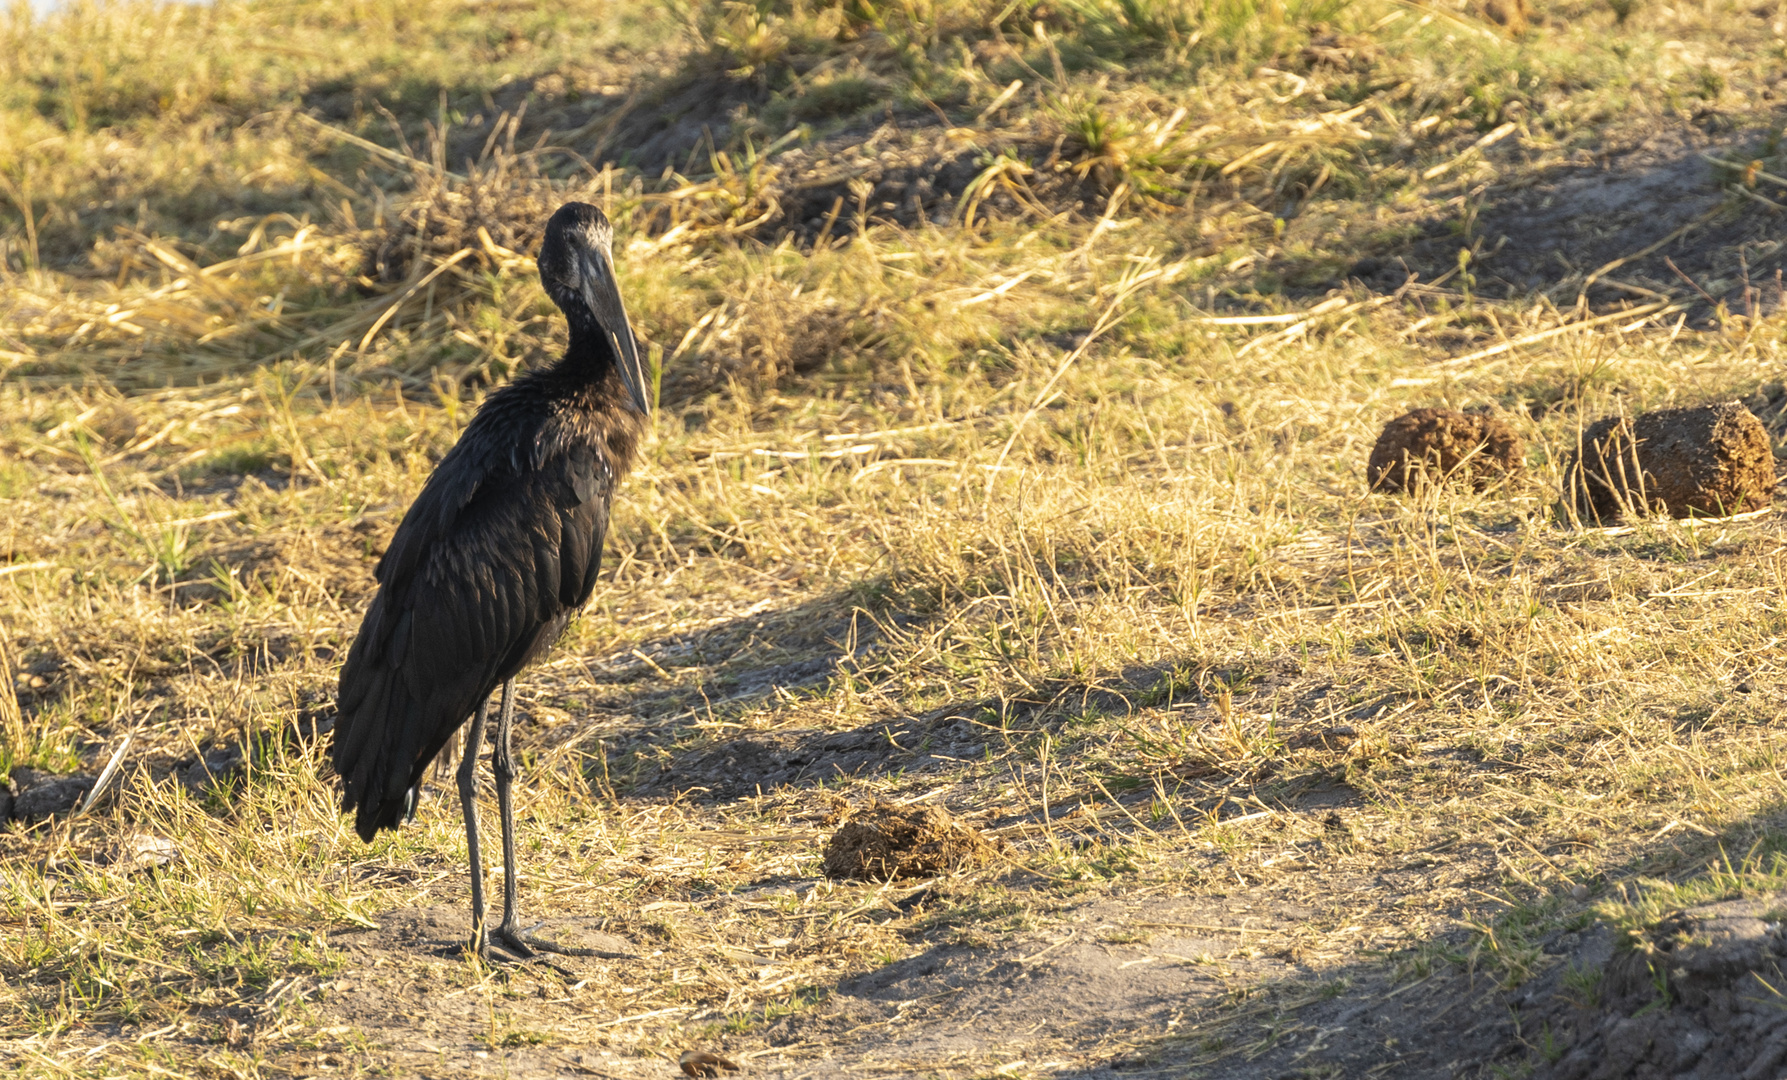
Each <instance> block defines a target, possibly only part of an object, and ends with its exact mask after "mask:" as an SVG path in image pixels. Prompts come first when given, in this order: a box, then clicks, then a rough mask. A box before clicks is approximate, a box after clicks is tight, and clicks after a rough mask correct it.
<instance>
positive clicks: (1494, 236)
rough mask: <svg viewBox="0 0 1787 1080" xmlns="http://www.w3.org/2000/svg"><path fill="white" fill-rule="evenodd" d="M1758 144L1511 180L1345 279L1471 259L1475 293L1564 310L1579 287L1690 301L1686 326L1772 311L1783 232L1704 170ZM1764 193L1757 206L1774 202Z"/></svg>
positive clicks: (1750, 139)
mask: <svg viewBox="0 0 1787 1080" xmlns="http://www.w3.org/2000/svg"><path fill="white" fill-rule="evenodd" d="M1762 140H1763V134H1762V133H1761V132H1759V131H1750V132H1723V131H1719V132H1714V133H1710V134H1709V133H1708V132H1707V131H1704V130H1702V129H1701V128H1699V127H1694V126H1690V125H1681V126H1678V127H1675V128H1671V129H1668V130H1664V131H1661V132H1658V133H1657V134H1655V135H1653V136H1651V137H1650V138H1648V139H1646V140H1645V141H1643V142H1642V143H1640V144H1638V145H1636V146H1632V147H1629V148H1626V149H1622V150H1619V151H1616V152H1610V153H1606V154H1602V155H1599V156H1594V157H1593V158H1591V159H1588V160H1583V161H1581V162H1578V163H1574V164H1570V165H1564V166H1558V167H1554V168H1550V169H1546V170H1542V171H1519V170H1516V171H1514V172H1513V173H1512V175H1513V176H1514V177H1515V179H1514V180H1513V181H1512V182H1510V183H1507V184H1501V185H1491V186H1489V187H1488V188H1487V189H1486V190H1484V191H1482V192H1481V193H1480V194H1476V193H1473V194H1472V195H1468V196H1466V197H1465V199H1464V200H1463V202H1462V203H1457V201H1456V200H1454V203H1455V205H1448V207H1447V208H1446V209H1445V210H1444V211H1443V212H1442V213H1440V214H1436V215H1435V216H1434V217H1433V218H1431V219H1430V220H1429V221H1428V222H1427V223H1426V224H1425V225H1424V226H1423V227H1422V230H1421V232H1420V233H1419V234H1418V235H1417V236H1415V237H1414V238H1413V239H1411V240H1408V241H1405V242H1401V243H1397V244H1392V245H1387V246H1385V247H1383V248H1381V249H1379V250H1374V251H1371V252H1370V253H1368V254H1367V255H1366V256H1365V257H1364V258H1361V259H1359V260H1358V261H1357V262H1356V263H1354V264H1353V266H1352V268H1351V270H1350V274H1349V276H1352V277H1355V278H1358V279H1360V280H1362V281H1363V282H1365V283H1366V284H1367V285H1370V286H1372V287H1374V288H1379V289H1382V290H1384V291H1389V290H1390V289H1393V288H1395V287H1396V286H1398V285H1400V284H1401V283H1402V281H1403V280H1404V279H1405V278H1406V277H1407V276H1408V274H1410V273H1414V274H1418V275H1419V278H1420V280H1422V281H1432V280H1434V279H1436V278H1437V277H1439V276H1440V275H1442V274H1445V273H1447V272H1448V271H1455V270H1456V269H1457V267H1458V258H1459V251H1460V249H1469V250H1472V251H1473V252H1474V253H1475V254H1474V256H1473V258H1472V260H1471V263H1470V272H1471V273H1472V274H1473V276H1474V277H1475V280H1476V289H1477V290H1478V291H1479V292H1480V293H1481V294H1482V295H1484V296H1488V297H1498V298H1507V299H1520V298H1523V297H1530V296H1536V295H1538V294H1541V293H1543V294H1546V295H1548V296H1550V298H1551V299H1552V300H1553V302H1555V303H1557V304H1558V305H1560V306H1563V305H1566V304H1573V303H1575V302H1576V298H1577V296H1578V294H1579V293H1581V292H1582V291H1583V287H1584V285H1585V283H1587V290H1586V296H1587V299H1588V302H1589V303H1590V305H1591V306H1595V307H1608V306H1612V305H1614V304H1617V303H1620V302H1625V303H1630V304H1642V303H1647V302H1652V301H1656V300H1660V299H1681V300H1684V301H1689V302H1692V303H1693V305H1694V307H1693V309H1692V310H1691V313H1690V319H1691V320H1692V322H1693V323H1694V325H1701V324H1702V323H1703V322H1705V321H1707V320H1711V319H1713V318H1714V317H1715V315H1716V309H1717V305H1719V304H1723V305H1724V306H1725V307H1726V308H1727V309H1728V310H1729V311H1730V312H1732V313H1735V314H1743V313H1744V312H1745V310H1746V309H1745V304H1746V302H1748V303H1750V304H1752V305H1754V307H1755V308H1756V309H1757V310H1758V312H1759V313H1760V312H1762V311H1771V310H1774V309H1775V308H1776V307H1779V306H1780V305H1781V303H1782V301H1783V293H1782V289H1781V287H1780V286H1779V285H1778V284H1777V278H1776V274H1777V272H1778V271H1780V270H1781V269H1782V268H1783V265H1784V264H1787V242H1784V241H1783V239H1782V236H1783V226H1784V225H1787V220H1784V219H1783V216H1782V211H1781V210H1780V209H1777V208H1775V207H1772V206H1770V205H1768V204H1767V202H1766V201H1764V200H1762V199H1755V198H1751V197H1749V196H1747V195H1744V194H1738V193H1734V191H1733V188H1734V187H1737V188H1741V187H1742V185H1741V183H1740V178H1739V177H1738V176H1737V175H1736V173H1735V172H1734V171H1733V170H1727V169H1722V168H1720V167H1719V166H1717V165H1715V164H1714V163H1712V162H1710V161H1708V160H1707V156H1708V155H1710V156H1712V157H1717V158H1721V159H1726V160H1732V161H1744V162H1748V161H1750V160H1752V159H1753V158H1754V156H1755V154H1756V153H1757V152H1758V147H1759V145H1760V144H1761V142H1762ZM1583 156H1584V157H1585V158H1588V155H1586V154H1584V155H1583ZM1768 187H1769V185H1768V184H1767V183H1766V182H1765V183H1763V184H1762V188H1768ZM1762 188H1758V189H1757V190H1756V191H1755V192H1754V194H1756V195H1762V196H1765V197H1772V196H1773V195H1779V194H1782V193H1781V192H1778V191H1764V190H1762ZM1744 190H1748V189H1744ZM1289 231H1290V233H1292V234H1293V236H1294V234H1295V233H1296V232H1297V231H1298V229H1297V226H1296V225H1293V226H1292V228H1291V229H1290V230H1289ZM1597 273H1598V274H1599V276H1598V277H1596V278H1595V280H1594V281H1593V282H1589V280H1588V279H1589V278H1590V277H1591V276H1595V275H1597ZM1746 284H1748V285H1749V286H1751V288H1752V289H1753V290H1754V291H1753V292H1751V294H1750V296H1749V299H1748V301H1746V298H1745V286H1746Z"/></svg>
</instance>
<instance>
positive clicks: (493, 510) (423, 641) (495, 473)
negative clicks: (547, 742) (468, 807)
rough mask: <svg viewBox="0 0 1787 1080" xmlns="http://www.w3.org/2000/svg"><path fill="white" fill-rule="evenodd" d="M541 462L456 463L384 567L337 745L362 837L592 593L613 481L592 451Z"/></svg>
mask: <svg viewBox="0 0 1787 1080" xmlns="http://www.w3.org/2000/svg"><path fill="white" fill-rule="evenodd" d="M456 449H457V448H456ZM530 457H532V460H529V461H525V462H518V463H515V464H516V465H518V466H519V468H516V469H510V468H485V469H483V470H478V471H477V472H478V474H477V475H473V470H472V469H471V468H469V466H468V465H453V455H451V454H449V455H448V458H447V459H443V460H442V462H441V466H440V468H439V469H438V470H437V471H436V474H435V476H434V477H433V478H431V479H430V481H429V484H428V485H427V486H426V487H425V488H424V490H423V493H422V494H421V495H420V496H418V497H417V499H416V502H415V504H414V505H413V506H412V507H411V508H410V512H409V513H408V514H406V515H405V516H404V520H403V524H402V525H400V526H399V527H398V531H397V535H396V536H395V537H394V538H393V539H392V542H391V547H390V550H389V551H388V552H387V553H386V555H385V558H384V559H383V560H382V561H381V563H380V568H379V571H380V572H379V578H380V589H379V594H378V596H377V597H376V598H375V599H374V601H373V605H372V607H371V609H370V610H368V612H367V614H366V619H365V622H364V623H363V625H362V628H361V632H360V635H359V637H358V638H356V640H355V642H354V645H353V648H352V650H351V651H350V652H349V655H348V660H347V663H346V664H344V665H343V667H342V673H341V692H340V695H339V698H338V700H339V703H340V716H341V719H340V721H338V726H337V731H336V743H335V765H336V769H337V771H338V772H340V774H341V776H342V779H343V786H344V803H345V804H346V805H349V806H352V805H355V804H358V805H359V806H360V807H361V823H362V828H361V831H362V833H363V834H367V833H370V832H371V831H373V830H376V829H377V828H380V827H385V826H386V825H387V824H388V825H390V826H395V825H396V823H397V821H398V820H399V819H400V818H401V816H402V814H401V811H400V810H398V809H393V806H394V805H395V803H400V802H401V803H406V802H407V797H408V792H409V789H410V788H411V787H413V786H414V784H415V783H416V782H417V781H418V780H419V779H420V776H421V773H422V770H423V769H424V767H425V766H426V765H427V763H428V762H429V761H430V760H432V759H433V757H434V756H435V754H437V753H438V752H439V751H440V748H441V747H442V746H443V745H445V743H446V741H447V739H448V738H450V737H451V736H452V734H453V732H454V731H455V730H456V729H457V728H458V727H459V726H460V725H461V724H462V723H464V721H465V719H466V717H467V716H469V715H470V713H471V711H472V710H473V709H474V708H476V707H477V705H478V702H479V701H480V700H482V699H483V698H484V697H485V696H487V695H488V694H489V693H490V692H491V691H492V690H493V689H495V688H496V687H497V686H498V685H500V684H501V683H502V682H503V681H504V680H505V679H508V678H511V677H513V676H514V674H515V673H516V672H517V671H519V670H520V669H521V668H522V667H523V666H524V665H525V664H526V663H528V662H529V661H531V660H532V659H534V658H535V657H536V656H538V655H539V653H541V652H543V651H544V650H545V649H546V647H548V646H550V645H551V644H552V641H553V640H554V639H555V638H556V637H557V636H558V634H559V632H560V631H562V630H563V628H564V626H565V624H566V623H567V622H568V621H569V618H570V616H571V615H572V614H574V613H575V611H576V609H577V608H579V607H581V606H582V605H583V604H584V603H585V602H586V601H587V600H588V599H589V596H590V593H591V592H592V591H593V589H594V586H595V578H596V571H597V569H598V567H599V564H600V562H601V557H602V545H603V538H604V535H605V533H606V531H607V525H608V501H609V498H610V496H611V493H612V489H613V477H612V473H611V471H610V470H609V469H608V468H607V465H606V462H605V461H604V460H603V459H602V457H601V455H600V454H598V453H596V452H595V451H594V450H592V449H591V448H589V447H587V446H570V447H559V448H553V447H550V446H547V447H545V448H543V452H541V453H539V454H537V455H530ZM461 460H465V461H468V462H471V461H475V458H473V456H472V455H466V456H465V457H464V458H462V459H461ZM502 464H504V465H507V464H509V463H508V462H503V463H502ZM449 466H453V467H451V468H450V467H449ZM369 812H370V819H369V817H368V814H369Z"/></svg>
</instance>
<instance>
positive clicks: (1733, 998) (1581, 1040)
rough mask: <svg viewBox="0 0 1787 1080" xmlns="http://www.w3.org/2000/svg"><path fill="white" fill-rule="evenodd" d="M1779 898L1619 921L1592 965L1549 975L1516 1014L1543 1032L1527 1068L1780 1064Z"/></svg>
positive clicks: (1743, 1072) (1786, 1021)
mask: <svg viewBox="0 0 1787 1080" xmlns="http://www.w3.org/2000/svg"><path fill="white" fill-rule="evenodd" d="M1784 904H1787V895H1777V896H1771V897H1762V898H1756V899H1747V900H1727V901H1723V902H1720V903H1713V904H1705V905H1701V906H1699V907H1692V908H1688V909H1685V910H1683V911H1679V912H1676V913H1675V914H1673V915H1670V916H1668V917H1666V918H1664V919H1662V920H1661V921H1659V922H1657V923H1656V924H1655V925H1653V926H1650V927H1648V928H1645V929H1642V930H1637V931H1632V932H1630V933H1628V934H1627V935H1626V940H1625V941H1624V942H1620V943H1618V944H1617V945H1616V948H1615V949H1614V951H1613V955H1612V956H1611V958H1609V959H1608V960H1607V961H1606V962H1605V963H1604V964H1602V965H1600V966H1599V967H1598V968H1595V967H1591V968H1588V969H1586V971H1576V972H1575V974H1574V975H1573V976H1571V977H1567V978H1565V979H1564V980H1562V981H1560V982H1558V983H1557V985H1555V986H1548V987H1547V988H1546V990H1547V991H1548V992H1547V993H1545V994H1543V995H1540V996H1542V997H1543V1000H1542V1001H1540V1002H1539V1003H1538V1005H1537V1007H1536V1008H1532V1009H1526V1010H1523V1011H1522V1016H1521V1029H1522V1030H1523V1031H1528V1032H1538V1031H1541V1030H1545V1031H1548V1032H1549V1036H1550V1037H1549V1039H1548V1040H1547V1042H1548V1045H1547V1047H1546V1050H1547V1051H1548V1052H1547V1053H1545V1054H1544V1055H1543V1057H1546V1058H1550V1060H1549V1061H1545V1060H1541V1061H1539V1062H1537V1063H1536V1064H1535V1068H1534V1072H1533V1073H1532V1074H1531V1075H1532V1076H1533V1077H1534V1080H1625V1078H1627V1077H1631V1078H1634V1080H1636V1078H1638V1077H1650V1076H1667V1077H1672V1078H1675V1080H1713V1078H1714V1077H1720V1078H1724V1077H1746V1078H1758V1080H1760V1078H1769V1080H1772V1078H1774V1077H1777V1076H1780V1075H1782V1073H1783V1071H1784V1070H1787V1010H1784V1009H1782V1008H1781V1006H1780V1004H1779V1002H1780V1000H1781V993H1782V991H1783V990H1787V971H1784V970H1783V960H1784V959H1787V933H1784V932H1783V927H1782V924H1781V921H1780V911H1781V909H1782V907H1783V905H1784ZM1560 967H1562V965H1560ZM1597 979H1598V981H1597ZM1533 996H1535V995H1529V998H1531V997H1533Z"/></svg>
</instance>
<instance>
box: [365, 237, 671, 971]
mask: <svg viewBox="0 0 1787 1080" xmlns="http://www.w3.org/2000/svg"><path fill="white" fill-rule="evenodd" d="M609 245H610V227H609V224H608V220H607V219H606V218H605V217H603V215H602V212H601V211H600V210H597V209H596V208H595V207H593V206H588V205H586V204H583V203H568V204H566V205H565V206H563V207H561V208H560V209H559V211H558V212H557V213H555V214H554V215H553V216H552V220H551V221H550V222H548V223H547V226H546V237H545V240H544V241H543V242H542V243H541V245H540V256H539V267H540V277H541V280H542V281H543V282H544V284H545V286H546V291H547V294H548V295H550V296H551V297H552V299H553V301H554V302H555V303H556V304H558V306H559V308H560V309H561V310H562V311H564V313H565V317H566V319H567V321H568V322H569V323H570V331H571V334H570V344H569V346H568V347H567V348H566V350H565V355H564V358H563V359H561V360H559V361H558V362H557V363H555V364H553V365H552V366H550V367H547V368H545V369H543V370H541V371H537V372H533V373H530V374H527V375H523V376H521V377H520V378H518V379H516V380H515V381H514V382H513V383H511V384H509V385H508V386H506V387H504V388H503V389H501V390H498V391H497V392H496V393H494V394H492V395H491V396H490V399H489V400H488V401H486V402H485V404H484V407H483V408H482V409H480V410H479V411H478V415H477V416H476V418H474V419H473V420H472V422H471V424H470V425H468V426H467V427H466V430H465V433H464V434H463V435H461V436H460V439H459V442H458V444H457V445H455V446H454V447H453V449H452V450H451V451H449V452H448V454H447V456H446V457H444V458H442V459H441V463H440V465H439V466H438V467H437V468H436V469H435V471H434V475H433V476H431V477H429V479H428V483H427V484H426V485H425V486H424V487H423V488H422V493H421V494H420V495H418V496H417V497H416V501H415V503H414V504H413V505H411V506H410V509H409V512H408V513H407V514H405V515H404V518H403V523H402V524H401V525H399V526H398V527H397V534H396V535H395V536H394V537H392V539H391V546H390V548H389V549H388V550H386V552H385V555H384V558H382V559H380V560H379V564H378V569H377V571H376V575H377V577H378V582H379V592H378V595H377V597H375V598H374V600H373V602H372V606H371V607H370V608H369V609H368V610H367V612H366V618H365V620H364V621H363V622H362V623H361V625H360V633H359V636H357V637H356V638H355V639H354V644H353V648H352V649H350V650H349V652H348V657H347V662H346V663H345V664H343V665H342V669H341V687H340V694H339V697H338V706H339V719H338V720H337V721H336V725H335V732H334V763H335V769H336V771H337V772H338V773H340V775H341V783H342V809H343V810H353V811H355V827H356V829H357V831H358V832H359V834H360V836H361V838H362V839H365V840H371V839H372V838H373V837H374V836H375V835H376V834H377V833H378V831H379V830H380V829H395V828H397V826H398V825H399V824H400V823H401V822H402V821H404V820H405V819H406V818H407V817H408V816H409V815H411V814H412V813H413V812H414V810H415V803H416V788H417V785H418V784H420V783H421V781H422V778H423V775H424V773H425V772H426V770H427V768H428V766H429V763H430V762H432V761H433V760H434V759H435V757H436V756H437V755H438V754H440V752H441V750H442V749H443V748H444V747H445V746H446V744H447V741H448V740H449V739H451V738H452V737H453V734H454V732H456V731H457V730H458V729H459V728H460V726H461V725H462V724H464V723H465V721H466V719H467V718H468V717H470V718H472V720H473V723H472V728H471V732H470V734H469V735H468V737H467V741H466V752H465V755H464V758H463V760H462V762H461V766H460V770H459V788H460V797H461V800H462V802H463V804H464V807H465V811H466V834H467V846H468V848H469V854H470V856H471V861H472V864H473V865H472V892H473V897H472V904H473V907H474V909H475V910H474V912H473V916H474V925H475V927H476V929H475V931H474V933H475V939H474V945H475V947H477V948H478V949H479V951H480V952H483V951H484V947H485V934H484V925H483V921H484V904H483V874H482V871H483V868H482V866H481V865H480V861H479V855H478V829H477V811H476V803H475V801H474V798H473V796H474V793H475V792H474V787H473V772H472V769H473V767H474V765H475V763H476V760H477V754H478V749H479V747H480V745H481V743H482V735H483V728H484V722H485V715H486V711H487V708H488V705H489V698H490V696H491V694H492V693H493V692H494V691H495V690H496V689H497V688H498V687H502V688H503V704H502V711H501V714H500V715H499V718H498V721H497V730H496V737H495V743H496V747H495V751H494V753H493V755H492V768H493V771H494V772H495V774H496V781H497V796H498V802H499V805H500V809H501V812H502V817H503V822H502V824H503V839H504V869H505V871H506V872H507V874H506V881H505V888H504V899H505V904H504V916H503V922H502V925H501V926H500V927H499V928H498V930H497V937H498V939H499V940H500V941H502V942H503V943H504V944H505V945H506V946H507V947H508V948H510V949H512V950H513V951H515V952H517V953H518V954H520V955H524V956H525V955H531V953H530V952H529V950H528V949H527V944H536V945H542V946H543V947H552V946H550V945H549V944H548V943H541V942H528V943H526V944H524V942H523V941H522V940H521V934H520V931H519V930H518V929H517V927H516V925H515V911H514V909H515V902H514V900H515V889H514V873H513V871H514V865H513V863H514V852H513V848H514V830H513V813H512V809H511V804H510V791H511V787H512V784H513V781H514V774H515V773H514V766H513V763H512V761H511V759H510V754H509V738H508V736H509V726H510V722H511V719H512V715H513V709H512V705H513V680H514V678H515V676H516V674H517V673H519V672H520V671H521V669H522V668H524V667H526V666H527V665H528V664H530V663H532V662H533V661H534V660H536V659H538V658H539V657H540V655H541V654H543V653H544V652H545V651H546V650H547V649H548V648H550V647H551V645H552V643H553V642H554V641H556V640H557V639H558V636H559V634H561V633H562V632H563V631H564V629H565V626H566V625H567V624H568V623H569V622H570V621H571V618H572V617H573V616H574V615H575V614H576V613H577V611H578V610H579V609H580V608H582V607H583V605H584V604H585V603H586V602H588V600H589V597H590V593H591V591H592V590H593V589H594V587H595V582H596V570H597V568H598V567H599V566H600V564H601V561H602V541H603V537H604V535H605V533H606V532H607V529H608V508H609V503H610V501H611V500H612V499H613V497H614V488H615V485H616V484H617V483H619V481H620V479H621V477H623V476H624V475H625V474H626V472H627V469H628V467H629V465H630V464H631V463H632V460H633V454H634V450H635V448H636V446H637V444H638V439H639V436H640V433H641V431H642V428H643V425H642V418H643V417H644V415H645V414H646V413H647V412H648V410H649V408H650V405H649V403H648V402H647V400H646V394H645V376H644V371H643V368H642V367H641V365H640V362H639V354H638V347H637V345H636V343H635V342H634V339H633V331H632V327H631V325H630V324H629V323H628V321H627V315H626V309H625V307H624V305H623V304H622V302H621V298H620V290H619V287H618V286H617V285H616V284H615V281H614V267H613V261H612V256H611V254H610V250H609ZM559 951H566V950H559Z"/></svg>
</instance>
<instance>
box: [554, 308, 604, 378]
mask: <svg viewBox="0 0 1787 1080" xmlns="http://www.w3.org/2000/svg"><path fill="white" fill-rule="evenodd" d="M569 321H570V325H571V340H570V343H569V344H568V345H567V346H566V347H565V355H564V356H563V357H561V358H560V359H559V361H558V362H557V363H555V364H553V365H552V370H553V372H554V373H555V374H557V375H560V376H562V377H566V378H570V379H574V380H575V381H577V382H583V383H598V382H601V381H602V380H603V378H604V377H605V376H607V375H608V374H609V373H610V372H613V371H615V370H616V365H617V364H618V362H619V358H618V357H616V356H615V355H614V343H613V342H612V341H610V340H609V338H608V335H607V334H606V333H605V332H604V331H603V330H602V328H601V327H600V326H598V325H597V324H596V322H595V320H593V319H588V320H585V319H577V318H573V319H571V320H569Z"/></svg>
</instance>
